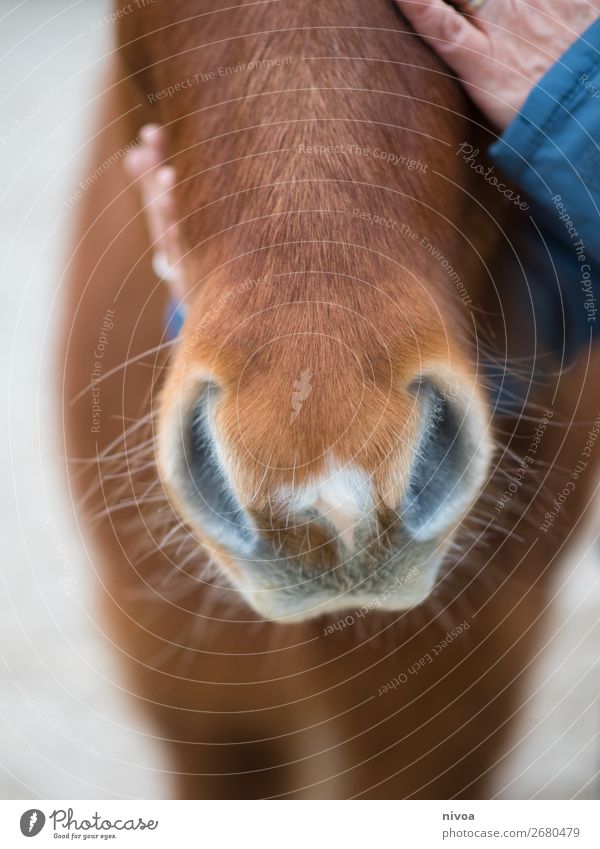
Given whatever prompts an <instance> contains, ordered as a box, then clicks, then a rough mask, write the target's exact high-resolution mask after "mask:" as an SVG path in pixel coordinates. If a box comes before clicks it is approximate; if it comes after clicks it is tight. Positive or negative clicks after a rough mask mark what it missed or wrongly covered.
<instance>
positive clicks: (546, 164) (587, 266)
mask: <svg viewBox="0 0 600 849" xmlns="http://www.w3.org/2000/svg"><path fill="white" fill-rule="evenodd" d="M599 145H600V20H598V21H596V23H595V24H593V25H592V26H591V27H590V28H589V29H588V30H587V31H586V32H585V33H584V34H583V35H582V36H581V37H580V38H579V39H578V40H577V41H576V42H575V43H574V44H573V45H572V47H570V48H569V50H567V52H566V53H565V54H564V55H563V56H562V57H561V59H560V60H559V61H558V62H557V63H556V64H555V65H554V66H553V67H552V68H551V69H550V71H548V73H547V74H546V75H545V76H544V77H543V78H542V79H541V80H540V82H539V83H538V84H537V86H536V87H535V88H534V89H533V91H532V92H531V94H530V95H529V97H528V99H527V101H526V102H525V104H524V106H523V108H522V110H521V112H520V113H519V114H518V115H517V117H516V118H515V119H514V121H513V122H512V124H511V125H510V126H509V127H508V129H507V130H506V132H505V133H504V135H503V136H502V137H501V138H500V139H499V140H498V141H496V142H495V143H494V144H493V145H492V146H491V148H490V149H489V151H488V153H489V156H490V158H491V159H492V161H493V162H494V164H496V165H497V166H498V167H499V168H500V169H502V171H504V173H505V174H506V175H507V176H508V177H509V178H510V179H511V180H512V181H513V182H514V183H516V184H517V185H518V186H519V187H520V188H521V189H522V190H524V191H525V192H526V193H527V194H528V195H529V197H530V199H531V200H532V209H533V211H532V217H533V220H534V222H535V224H536V225H539V230H540V234H541V237H542V239H543V241H544V247H545V249H546V250H547V251H548V252H549V254H550V256H551V260H552V266H553V268H554V269H555V270H556V275H557V279H558V280H559V281H560V282H559V286H560V299H561V300H562V304H561V319H562V320H561V324H564V327H562V328H560V332H559V330H558V329H557V328H556V327H552V326H551V324H552V323H551V322H546V329H547V330H548V332H549V336H550V337H551V338H550V339H547V342H548V344H549V346H550V347H553V348H555V349H556V348H561V347H562V349H563V351H565V352H566V354H567V356H571V355H573V354H575V353H577V351H578V350H580V349H581V347H582V346H583V345H586V344H589V342H590V339H592V338H593V337H594V335H595V334H596V333H597V332H598V331H597V328H598V327H599V326H600V317H599V310H600V146H599ZM547 313H548V310H547V308H546V314H547ZM559 335H560V336H561V337H562V338H561V339H560V341H559V340H558V336H559Z"/></svg>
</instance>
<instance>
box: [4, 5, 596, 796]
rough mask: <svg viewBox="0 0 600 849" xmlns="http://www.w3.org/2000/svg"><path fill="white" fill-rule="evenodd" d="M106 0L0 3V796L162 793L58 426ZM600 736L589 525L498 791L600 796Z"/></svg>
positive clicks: (162, 774) (165, 790)
mask: <svg viewBox="0 0 600 849" xmlns="http://www.w3.org/2000/svg"><path fill="white" fill-rule="evenodd" d="M110 8H111V4H110V3H109V2H104V0H79V2H68V0H23V2H12V0H0V80H2V86H1V87H0V104H1V105H0V174H1V179H0V195H1V198H2V200H1V203H0V306H1V316H2V332H0V346H1V357H2V369H1V376H0V380H1V381H2V383H1V393H0V396H1V398H2V403H3V411H2V435H3V438H2V440H1V441H0V445H1V450H2V455H1V457H0V463H1V468H0V477H1V479H2V481H3V483H4V485H3V487H2V491H1V499H2V501H1V509H0V550H1V552H2V559H1V571H0V798H4V799H13V798H29V797H32V798H35V797H45V798H55V799H56V798H65V799H76V798H88V799H95V798H129V797H131V798H161V797H165V796H168V795H169V781H168V767H167V764H166V762H165V760H164V757H163V752H162V750H161V746H160V743H159V741H158V740H156V739H155V738H154V736H153V734H152V729H151V728H149V727H148V726H147V725H146V724H145V722H144V719H143V718H142V717H141V716H139V715H138V714H137V712H135V711H134V709H133V707H132V705H131V704H130V702H129V700H128V696H127V683H126V680H125V678H124V677H122V676H121V673H120V670H119V667H118V650H117V649H116V648H115V647H114V646H112V645H111V643H110V639H109V637H108V636H107V635H106V634H105V631H104V623H103V621H102V617H101V616H100V614H99V611H98V609H97V608H96V606H95V595H96V594H95V587H96V585H97V581H99V580H100V577H99V576H98V575H97V574H96V572H95V566H94V562H93V559H92V556H91V554H90V553H89V552H88V551H86V548H85V540H84V539H83V538H82V536H80V533H79V531H78V529H77V527H75V526H74V525H73V523H72V521H71V519H70V515H69V506H68V497H69V495H68V489H67V485H66V482H65V480H64V479H63V475H62V462H61V457H60V452H61V445H62V437H61V435H60V433H59V432H58V426H59V425H58V421H59V416H58V400H59V399H58V387H59V376H58V372H57V365H56V356H55V349H56V334H57V333H58V332H60V330H61V320H60V300H58V301H57V298H58V299H60V287H61V279H62V274H63V269H64V266H65V261H66V257H67V256H68V247H69V234H70V232H71V228H72V226H73V223H74V221H75V219H76V216H77V203H78V196H77V194H76V192H77V190H78V186H79V183H80V181H81V182H84V181H85V180H86V176H87V177H89V175H87V174H86V151H87V149H88V147H87V145H88V143H89V141H90V139H91V138H92V136H93V133H94V130H95V126H96V122H97V103H98V101H97V96H98V94H99V92H100V91H101V89H102V85H103V80H104V73H105V71H106V67H107V65H108V63H109V61H110V55H111V52H112V50H113V41H112V39H113V28H112V25H111V23H110V21H109V20H108V18H107V15H108V13H109V12H110ZM110 167H115V168H118V167H121V164H120V162H119V161H117V162H115V163H114V164H112V165H111V166H110ZM86 190H87V189H86ZM599 526H600V522H599ZM599 735H600V555H599V547H598V544H597V541H596V539H595V538H594V535H593V533H592V531H591V530H590V532H589V533H588V534H587V536H586V537H585V538H582V539H580V541H579V546H578V549H577V550H574V551H572V552H571V554H570V556H569V558H568V562H566V563H564V564H563V566H562V569H561V571H560V572H559V574H558V575H557V578H556V585H555V594H554V599H553V607H552V614H551V617H550V625H549V628H548V631H547V635H546V640H545V642H544V645H543V646H541V647H540V655H539V660H538V662H537V664H536V665H535V666H534V667H532V674H531V677H530V682H529V690H528V692H527V693H526V694H525V703H524V706H523V709H522V710H521V711H520V713H519V718H518V722H517V730H516V733H515V736H514V739H513V741H512V744H511V750H510V752H508V753H507V756H506V757H505V758H504V760H503V762H502V764H501V768H500V770H499V772H498V775H497V782H496V790H495V793H496V794H497V795H498V796H500V797H507V798H531V797H539V798H571V797H579V798H598V797H599V796H600V740H599Z"/></svg>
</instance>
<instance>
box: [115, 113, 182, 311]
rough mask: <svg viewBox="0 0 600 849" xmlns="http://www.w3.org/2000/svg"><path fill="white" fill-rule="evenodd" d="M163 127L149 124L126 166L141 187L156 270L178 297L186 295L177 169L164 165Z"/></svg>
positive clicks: (174, 295)
mask: <svg viewBox="0 0 600 849" xmlns="http://www.w3.org/2000/svg"><path fill="white" fill-rule="evenodd" d="M165 147H166V145H165V136H164V130H163V129H162V128H161V127H159V126H158V125H157V124H146V126H144V127H142V129H141V131H140V143H139V144H138V145H137V146H136V147H134V148H131V149H130V150H129V151H128V152H127V154H126V156H125V168H126V170H127V173H128V175H129V177H130V178H131V179H132V180H134V181H135V182H136V183H137V185H138V187H139V190H140V193H141V197H142V203H143V205H144V214H145V217H146V222H147V224H148V229H149V231H150V237H151V239H152V249H153V253H154V263H153V264H154V267H155V271H156V273H157V274H158V275H159V276H160V277H163V278H164V279H165V280H166V281H167V282H168V284H169V286H170V288H171V291H172V294H173V297H174V298H175V299H177V300H181V299H183V297H184V296H185V287H184V285H183V270H182V265H183V264H182V261H181V259H182V255H181V247H180V244H179V239H178V236H177V220H176V215H175V208H174V203H173V187H174V185H175V169H174V168H173V166H172V165H165Z"/></svg>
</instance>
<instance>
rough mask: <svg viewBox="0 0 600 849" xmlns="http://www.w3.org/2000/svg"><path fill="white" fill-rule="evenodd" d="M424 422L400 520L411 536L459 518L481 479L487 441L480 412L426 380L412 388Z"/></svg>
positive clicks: (430, 533)
mask: <svg viewBox="0 0 600 849" xmlns="http://www.w3.org/2000/svg"><path fill="white" fill-rule="evenodd" d="M415 388H416V393H417V397H418V399H419V400H420V402H421V410H422V417H423V424H422V427H421V433H420V435H419V437H418V440H417V447H416V451H415V458H414V460H413V464H412V468H411V472H410V478H409V483H408V487H407V491H406V495H405V497H404V502H403V504H402V510H401V518H402V521H403V523H404V525H405V527H406V528H407V530H408V531H409V532H410V533H411V535H412V536H413V537H415V538H417V539H428V538H431V537H433V536H435V535H436V534H439V533H440V532H441V531H442V530H444V529H446V528H447V527H449V526H450V525H452V524H453V523H454V522H456V521H457V520H458V519H460V517H461V515H462V514H463V513H464V512H465V510H466V509H467V508H468V507H469V506H470V504H471V503H472V502H473V501H474V499H475V497H476V496H477V494H478V492H479V489H480V488H481V486H482V484H483V481H484V479H485V472H486V466H487V453H488V452H487V442H486V438H485V435H484V428H483V427H482V422H481V421H480V419H481V416H480V415H479V414H478V413H477V412H476V411H475V410H474V409H471V408H470V407H469V406H463V404H462V403H461V402H459V401H457V399H456V398H454V397H451V396H450V395H448V394H446V393H444V392H442V391H441V390H439V389H438V388H437V387H436V386H435V385H434V384H433V383H432V382H431V381H430V380H421V381H419V383H418V385H417V386H416V387H415Z"/></svg>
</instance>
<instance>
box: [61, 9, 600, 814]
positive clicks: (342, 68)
mask: <svg viewBox="0 0 600 849" xmlns="http://www.w3.org/2000/svg"><path fill="white" fill-rule="evenodd" d="M222 5H223V4H221V3H216V2H214V0H203V2H202V3H198V2H191V0H169V2H167V0H155V2H151V0H146V2H142V0H140V2H139V3H138V2H137V0H136V2H135V3H130V4H129V6H128V7H127V10H126V12H125V11H124V9H123V8H122V9H120V10H119V12H118V13H117V12H115V15H114V17H115V19H118V28H119V29H118V32H119V50H118V51H117V54H116V59H115V62H114V68H113V76H112V77H111V79H110V81H109V83H108V84H107V88H106V93H105V98H104V111H103V113H102V116H101V125H100V130H99V132H98V135H97V142H96V149H95V153H94V161H93V162H92V163H91V168H94V169H97V172H94V173H98V174H100V176H99V177H98V178H97V179H95V181H94V182H93V185H92V186H91V187H90V188H89V189H88V191H87V192H86V194H85V197H84V198H83V199H82V210H83V214H82V218H81V231H80V234H79V239H78V240H77V243H76V246H75V248H74V250H73V253H72V256H71V259H70V262H69V268H68V280H69V283H68V297H67V298H66V307H65V309H66V320H65V340H66V341H65V346H64V382H63V386H62V387H61V389H62V394H63V398H64V402H65V406H64V410H65V421H64V426H65V434H66V437H65V438H66V453H67V455H68V456H69V457H70V458H72V460H73V461H74V462H73V465H72V467H71V477H70V480H71V484H72V487H73V489H74V504H75V515H76V518H77V520H78V521H85V523H86V527H87V532H88V533H89V534H90V535H92V536H93V537H94V540H95V545H96V549H95V550H96V551H97V556H98V560H99V562H100V563H101V574H102V578H103V590H104V599H105V605H106V611H107V616H108V618H109V620H110V626H111V629H112V634H113V637H114V640H115V642H116V644H117V646H118V649H119V651H120V652H121V655H122V658H123V660H124V661H125V662H126V664H127V670H128V675H129V676H130V681H131V689H132V690H133V691H134V693H135V695H136V698H137V699H138V700H139V703H140V705H142V706H143V707H144V709H145V710H146V711H148V712H149V713H150V714H151V716H152V718H153V721H154V723H155V727H156V729H157V733H158V734H159V735H160V737H161V738H162V739H164V740H165V744H166V746H167V747H168V753H169V756H170V759H171V768H172V771H173V776H174V778H175V779H176V780H177V786H176V787H174V795H177V796H179V797H182V798H206V797H272V796H292V797H310V796H312V797H356V796H364V797H392V798H408V797H425V798H434V797H437V798H452V797H458V796H467V797H476V796H477V797H478V796H485V795H486V794H487V793H489V792H490V784H489V782H490V777H491V775H492V774H493V768H494V766H495V765H496V763H497V762H498V760H499V759H500V758H501V757H502V751H503V746H504V745H505V741H506V736H507V732H508V730H509V727H510V722H511V719H512V718H513V716H514V714H515V713H516V712H517V711H518V709H519V694H520V687H521V683H522V679H523V676H524V674H525V672H526V669H527V666H528V664H529V663H530V661H531V659H532V657H533V654H534V650H535V647H536V637H537V635H538V633H539V626H540V623H541V621H542V614H543V612H544V610H545V607H546V605H547V602H548V578H549V576H550V575H551V574H552V567H553V565H554V562H555V559H556V557H557V555H558V554H559V553H560V552H561V551H562V548H563V544H564V543H566V541H567V540H568V539H569V537H570V533H571V530H572V528H573V526H574V525H577V523H578V522H579V521H580V520H581V518H582V517H583V515H584V511H585V508H586V504H587V500H588V495H589V490H590V486H591V485H592V484H593V482H594V476H595V473H594V470H593V465H592V460H591V459H590V461H589V463H588V465H587V467H586V471H585V472H582V474H581V475H580V476H579V479H578V481H577V484H576V485H575V486H573V487H572V488H569V490H568V493H569V494H568V500H567V501H566V502H564V505H563V506H562V509H561V510H559V511H558V512H557V514H556V518H555V519H554V521H553V523H552V527H551V528H550V530H548V529H547V528H543V523H544V518H543V517H544V513H545V512H546V511H547V510H548V505H551V504H552V503H553V501H554V499H555V498H557V497H558V496H559V493H561V492H562V491H563V488H564V487H565V485H566V483H567V481H569V480H570V473H571V470H572V469H574V468H575V467H576V464H577V461H578V458H579V456H580V454H581V451H582V445H583V444H585V438H584V437H583V436H582V435H583V434H584V433H586V432H587V431H588V430H589V429H590V426H588V424H587V423H588V422H589V421H593V420H594V418H595V417H596V415H597V413H596V410H595V407H594V404H595V400H594V398H593V397H592V396H593V389H592V387H593V383H592V379H591V377H590V374H591V373H592V371H593V369H592V368H591V367H590V362H589V361H588V358H587V357H583V358H582V361H581V362H580V363H578V364H576V366H575V367H574V368H573V369H572V370H571V371H570V373H569V376H568V382H567V381H566V380H565V379H564V378H563V377H561V375H560V372H559V371H556V372H553V369H554V363H553V362H552V361H551V359H547V360H546V363H550V365H549V366H547V368H546V374H547V375H551V374H554V378H553V379H546V380H545V381H539V380H532V379H531V376H532V374H534V371H533V367H532V366H531V351H532V344H533V343H532V339H533V336H532V327H533V324H532V317H531V316H529V315H527V314H526V311H523V310H521V311H519V313H518V314H517V313H516V312H515V309H514V306H513V305H514V303H515V292H516V291H517V289H518V287H519V285H520V282H521V280H522V274H523V270H522V268H521V267H520V265H519V261H518V251H515V249H514V243H513V242H512V241H511V238H510V235H509V234H510V232H511V231H512V230H519V229H520V223H521V220H522V219H521V218H519V216H521V215H523V213H522V211H521V210H519V209H516V208H515V206H514V204H511V202H510V201H509V200H507V199H506V198H505V197H503V196H502V195H501V194H500V193H499V192H498V191H497V190H496V189H495V188H494V187H493V186H491V185H489V183H488V182H486V181H485V180H484V179H482V177H481V175H480V174H478V173H477V170H476V169H473V168H471V167H469V166H468V165H467V164H466V163H465V161H464V157H462V156H459V155H457V151H458V150H459V148H460V145H461V144H463V145H464V144H470V145H473V147H477V148H478V149H481V150H483V149H484V147H485V144H486V143H487V142H489V141H490V140H491V138H492V136H491V134H489V132H488V131H487V130H486V129H485V127H482V125H481V121H480V118H479V117H478V115H477V114H476V113H475V112H474V111H473V110H472V109H471V107H469V106H468V104H467V103H466V101H465V99H464V97H463V95H462V93H461V92H460V89H459V86H458V84H457V83H456V81H455V79H453V77H452V76H451V75H449V74H448V72H447V71H446V70H445V69H444V67H443V66H442V65H441V63H440V62H439V61H438V60H437V59H436V58H435V57H434V56H433V54H432V53H431V52H430V50H429V49H428V48H427V47H426V46H425V45H423V44H422V43H421V42H420V41H419V39H417V38H416V36H415V35H414V34H413V33H412V32H411V31H410V29H409V28H408V26H407V25H406V23H405V22H404V20H403V19H402V18H401V17H400V16H399V15H398V13H397V12H396V10H395V8H394V7H393V5H392V4H391V3H388V2H386V1H385V0H373V2H370V3H361V2H359V0H338V2H335V3H323V2H318V0H314V2H312V1H311V0H295V1H294V2H276V1H275V0H260V2H252V3H246V4H244V5H239V6H236V7H235V8H231V7H228V8H220V7H221V6H222ZM230 6H231V4H230ZM148 122H155V123H158V124H160V125H161V126H162V127H163V132H164V136H165V141H166V157H167V161H168V162H169V163H170V165H172V166H173V168H174V171H175V175H176V184H175V187H174V189H173V203H174V207H175V212H176V218H177V238H178V240H179V243H180V245H181V249H182V254H183V259H182V266H183V280H184V284H185V296H184V300H185V305H184V306H185V322H184V324H183V327H182V329H181V332H180V333H179V335H178V336H177V337H176V338H174V339H172V338H170V335H169V327H168V326H167V325H166V323H165V315H166V312H167V306H168V304H167V302H168V293H167V292H166V291H165V286H164V283H161V282H160V281H159V279H158V278H157V276H156V275H155V273H154V272H153V269H152V253H153V245H152V239H151V237H150V235H149V233H148V231H147V228H146V223H145V217H144V211H143V209H142V204H141V202H140V197H139V193H138V191H137V187H136V186H135V185H132V184H131V182H130V181H128V179H127V177H126V175H125V173H124V171H123V169H122V168H121V167H120V164H119V160H120V159H121V158H122V156H123V152H124V151H125V150H126V149H127V148H128V146H129V145H131V144H132V143H133V142H134V140H135V138H136V136H137V134H138V132H139V130H140V128H141V127H142V126H143V125H144V124H146V123H148ZM463 149H464V148H463ZM107 163H108V165H107ZM105 166H106V167H105ZM107 310H110V312H107ZM517 364H518V368H517ZM505 367H506V368H505ZM505 372H506V373H507V374H508V375H509V376H510V379H511V380H516V381H517V384H518V388H517V389H516V390H514V391H512V390H511V391H510V392H509V393H508V395H507V393H506V392H505V391H503V392H500V393H498V392H497V391H496V388H495V386H496V384H497V383H498V379H499V378H500V379H501V378H502V376H503V375H505ZM506 397H510V398H511V399H512V402H513V405H512V406H511V407H510V408H509V407H508V406H507V404H506V400H505V399H506ZM498 398H500V401H498ZM515 399H516V404H515ZM575 420H577V421H575ZM577 422H579V424H578V423H577ZM82 460H83V461H85V462H83V464H82V462H81V461H82ZM75 461H78V462H75Z"/></svg>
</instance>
